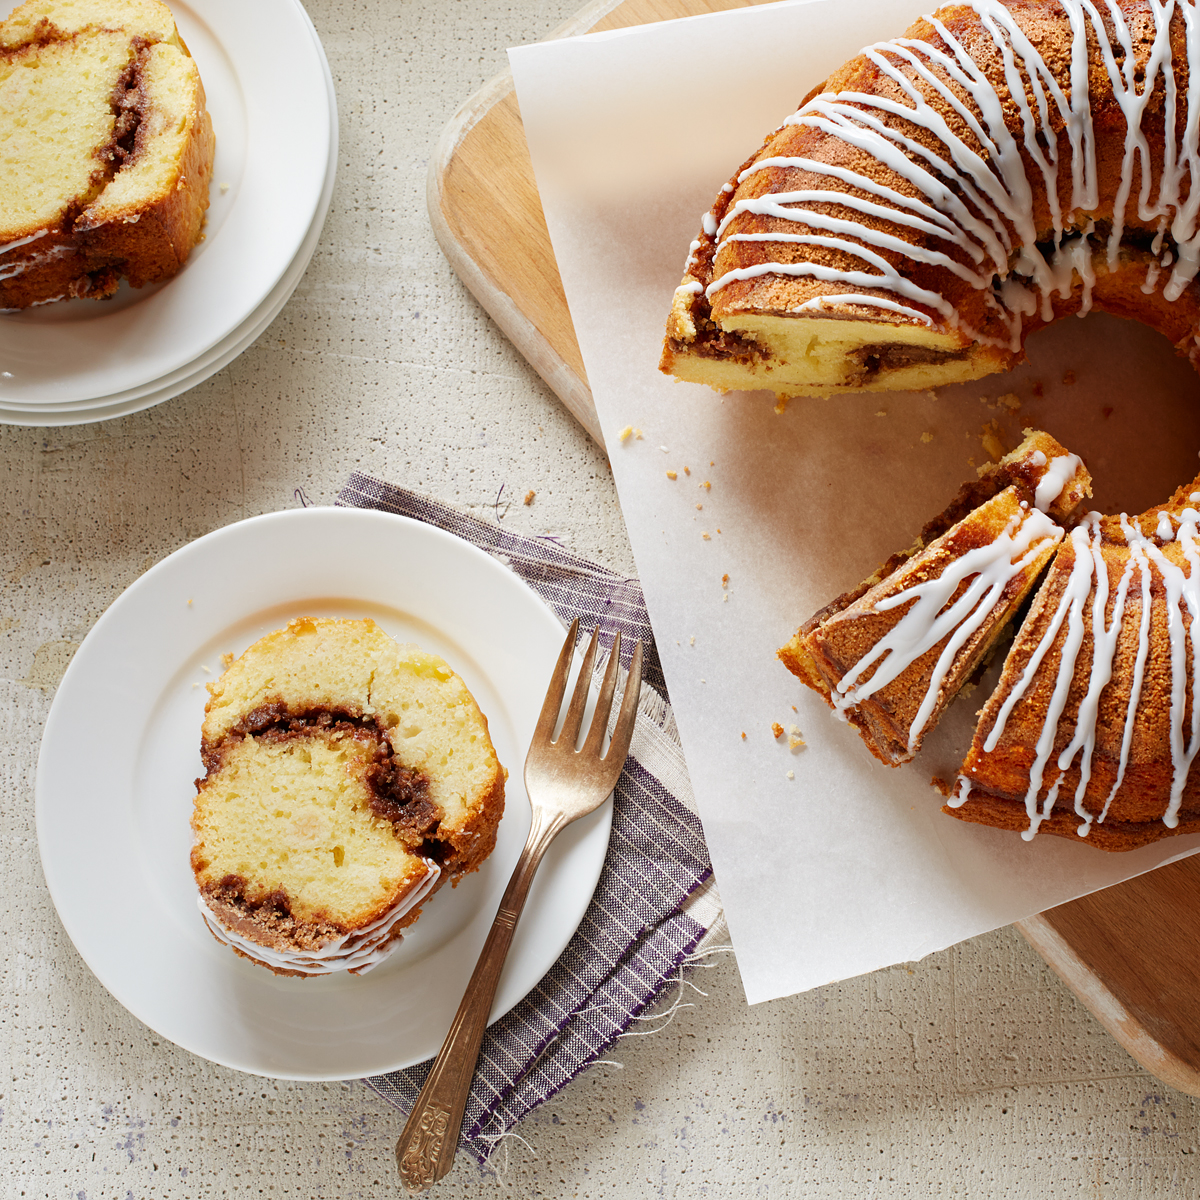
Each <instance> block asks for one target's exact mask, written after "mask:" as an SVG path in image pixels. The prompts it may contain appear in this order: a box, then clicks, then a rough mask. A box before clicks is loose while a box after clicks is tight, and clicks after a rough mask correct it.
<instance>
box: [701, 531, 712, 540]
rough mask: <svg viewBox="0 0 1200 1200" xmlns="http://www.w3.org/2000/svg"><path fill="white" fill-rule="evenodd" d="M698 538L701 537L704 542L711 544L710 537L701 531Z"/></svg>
mask: <svg viewBox="0 0 1200 1200" xmlns="http://www.w3.org/2000/svg"><path fill="white" fill-rule="evenodd" d="M700 536H701V537H702V538H703V539H704V540H705V541H706V542H711V541H712V536H711V535H710V534H707V533H705V532H704V531H703V530H701V532H700Z"/></svg>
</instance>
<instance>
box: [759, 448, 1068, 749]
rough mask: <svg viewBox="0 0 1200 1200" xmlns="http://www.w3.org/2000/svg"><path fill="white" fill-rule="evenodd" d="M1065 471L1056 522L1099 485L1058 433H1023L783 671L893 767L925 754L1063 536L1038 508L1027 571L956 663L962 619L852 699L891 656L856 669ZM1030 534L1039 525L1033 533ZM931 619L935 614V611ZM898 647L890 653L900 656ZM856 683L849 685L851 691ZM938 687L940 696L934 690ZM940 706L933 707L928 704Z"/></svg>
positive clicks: (838, 603) (819, 626)
mask: <svg viewBox="0 0 1200 1200" xmlns="http://www.w3.org/2000/svg"><path fill="white" fill-rule="evenodd" d="M1056 461H1057V462H1063V463H1066V464H1067V465H1068V467H1069V476H1064V479H1063V482H1062V486H1061V490H1060V491H1059V492H1058V493H1057V494H1056V495H1055V496H1054V498H1053V499H1052V500H1049V501H1046V507H1047V509H1048V510H1049V512H1051V513H1052V514H1054V516H1056V517H1059V518H1060V519H1065V518H1068V517H1070V516H1071V514H1072V513H1073V512H1074V511H1075V510H1076V508H1077V507H1078V505H1079V504H1080V503H1081V502H1082V501H1083V499H1084V498H1085V497H1086V496H1088V495H1090V494H1091V480H1090V476H1089V475H1088V473H1087V470H1086V468H1085V467H1084V466H1083V464H1082V462H1081V461H1080V460H1079V459H1078V458H1077V457H1075V456H1073V455H1070V454H1069V452H1068V451H1067V450H1066V448H1065V447H1063V446H1062V445H1061V444H1060V443H1058V442H1057V441H1055V439H1054V438H1052V437H1050V435H1048V434H1046V433H1043V432H1041V431H1038V430H1026V438H1025V440H1024V441H1023V442H1022V443H1021V445H1020V446H1019V447H1017V449H1016V450H1014V451H1013V452H1012V453H1011V454H1009V455H1007V456H1006V457H1005V458H1004V460H1003V461H1002V462H1001V463H998V464H994V465H992V466H989V467H988V468H986V469H985V470H984V471H983V472H982V473H981V477H980V478H979V479H977V480H972V481H971V482H969V483H967V484H964V485H963V487H962V488H961V489H960V490H959V493H958V495H957V496H956V497H955V498H954V500H953V501H951V503H950V504H949V505H947V507H946V509H944V510H943V512H942V513H940V514H939V515H938V516H937V517H935V518H934V519H933V520H932V521H930V522H929V523H928V524H927V525H926V527H925V529H924V530H923V531H922V534H921V536H920V537H919V538H918V539H917V540H916V542H915V543H914V544H913V546H912V547H910V548H909V550H907V551H903V552H901V553H899V554H895V555H893V556H892V557H891V558H890V559H889V560H888V561H887V562H886V563H884V564H883V566H881V567H880V568H879V569H878V570H877V571H876V572H875V573H874V574H873V575H871V576H869V577H868V578H867V579H866V580H864V581H863V582H862V583H861V584H859V585H858V587H856V588H854V589H852V590H851V591H849V592H847V593H845V594H844V595H843V596H840V597H838V599H836V600H834V601H833V602H832V603H830V604H828V605H826V606H825V607H824V608H822V609H820V610H819V611H818V612H816V613H815V614H814V615H813V616H812V617H810V618H809V619H808V620H807V621H806V622H805V623H804V624H803V625H802V626H801V627H800V629H799V630H798V631H797V633H796V635H795V636H794V637H793V638H792V640H791V641H790V642H789V643H788V644H787V645H786V646H784V647H783V648H782V649H781V650H780V651H779V658H780V659H781V660H782V661H783V663H784V665H785V666H786V667H787V668H788V669H789V670H790V671H792V673H793V674H795V675H796V676H798V677H799V678H800V679H801V680H802V681H803V682H804V683H805V684H807V685H808V686H809V687H810V688H812V689H813V690H814V691H817V692H818V693H820V695H821V696H822V698H823V699H824V700H825V702H826V703H827V704H829V706H830V707H831V708H835V709H838V710H840V711H841V714H842V715H843V716H844V717H845V719H846V720H848V721H849V722H850V723H851V724H852V725H853V726H854V727H855V728H856V729H857V730H858V732H859V734H860V735H861V737H862V739H863V742H864V743H865V744H866V746H867V748H868V749H869V750H870V751H871V753H872V754H873V755H874V756H875V757H876V758H878V759H879V761H880V762H882V763H884V764H886V765H887V766H891V767H896V766H899V765H900V764H902V763H904V762H907V761H909V760H910V759H911V758H912V757H913V756H914V755H915V753H916V752H917V750H918V749H919V748H920V745H921V740H922V738H923V737H924V734H925V732H926V731H928V730H929V729H932V728H933V726H934V725H935V724H936V723H937V721H938V719H939V718H940V716H941V714H942V713H943V712H944V711H945V709H946V707H947V705H948V704H949V703H950V701H951V700H952V699H953V698H954V696H955V695H956V694H957V692H958V691H959V689H960V688H961V687H962V686H963V684H964V683H966V681H967V680H968V679H970V678H971V676H972V675H973V674H974V673H975V671H976V670H977V669H978V668H979V666H980V664H981V663H983V662H984V661H986V659H987V657H988V655H989V653H990V652H991V650H992V648H993V646H994V645H995V643H996V640H997V639H998V638H999V636H1000V635H1001V633H1002V632H1003V631H1004V629H1005V628H1006V626H1007V624H1008V622H1009V620H1010V619H1011V618H1012V617H1013V615H1014V614H1015V612H1016V610H1017V608H1018V606H1019V605H1020V604H1021V602H1022V601H1023V600H1024V598H1025V596H1026V595H1027V594H1028V593H1029V591H1030V589H1031V588H1032V587H1033V586H1034V584H1035V583H1036V581H1037V579H1038V577H1039V575H1040V574H1041V571H1042V569H1043V568H1044V566H1045V565H1046V564H1047V563H1048V562H1049V560H1050V557H1051V556H1052V555H1053V553H1054V549H1055V546H1056V545H1057V542H1058V539H1059V538H1060V537H1061V536H1062V531H1061V529H1060V528H1059V526H1058V525H1057V524H1055V523H1054V522H1053V521H1051V520H1050V519H1049V518H1048V517H1043V516H1042V514H1040V513H1038V514H1037V517H1035V518H1033V519H1034V520H1035V522H1037V521H1039V520H1040V521H1041V524H1040V525H1039V532H1037V533H1036V534H1034V533H1031V534H1030V535H1029V536H1030V544H1029V546H1028V547H1027V548H1026V549H1025V550H1023V551H1022V552H1021V554H1022V555H1025V556H1027V557H1026V561H1025V562H1024V566H1022V567H1021V568H1020V569H1016V570H1013V571H1012V572H1011V574H1010V575H1009V577H1008V578H1007V579H1006V580H1005V581H1004V582H1003V585H1002V587H1000V589H999V590H998V591H997V592H995V593H994V594H992V596H991V601H990V611H989V612H988V613H987V614H986V619H983V620H981V621H980V622H979V623H978V627H977V628H976V629H975V630H974V631H973V632H971V633H970V634H969V636H966V637H965V638H964V639H963V640H962V642H961V644H960V646H959V647H958V649H957V650H956V651H955V652H954V657H953V659H952V661H951V662H950V663H949V665H948V666H947V665H945V664H941V663H940V659H941V657H942V655H943V652H945V650H946V647H947V645H948V644H949V642H950V639H951V637H952V636H957V634H958V630H959V629H960V628H963V622H962V621H960V622H959V623H958V624H957V625H956V626H955V627H954V628H953V629H951V630H948V631H947V632H946V633H945V635H944V636H942V637H941V638H940V639H938V640H937V641H935V642H933V643H931V644H930V646H929V648H928V649H926V650H925V651H924V652H922V653H920V654H918V655H916V656H914V657H913V658H912V659H911V661H909V662H908V663H907V665H906V666H905V667H904V669H903V670H902V671H901V672H900V673H899V674H898V675H896V677H895V678H894V679H892V680H891V681H889V682H887V683H885V684H883V685H882V686H880V687H879V688H878V690H875V691H873V692H871V693H870V694H867V695H863V696H862V697H861V698H855V695H854V692H855V689H856V688H857V687H858V686H859V685H860V684H861V683H862V682H867V681H870V680H871V679H873V677H874V671H875V670H878V669H882V667H883V666H884V665H885V663H888V662H890V657H889V658H887V659H879V660H878V661H877V663H876V665H875V666H867V667H865V668H863V669H862V670H861V672H860V670H859V664H860V663H868V662H869V661H870V656H871V655H872V652H873V651H874V650H875V648H876V647H877V646H879V645H880V644H882V643H884V640H885V639H887V638H888V637H889V635H892V634H893V632H894V631H895V630H896V628H897V626H898V625H899V624H900V622H901V620H902V618H903V617H904V616H905V614H906V613H907V612H908V611H909V610H910V609H911V608H912V607H913V605H915V604H916V603H917V601H916V599H915V598H910V599H909V600H907V601H906V602H905V603H904V604H903V605H902V606H900V607H896V606H895V605H896V601H897V600H898V599H902V598H903V597H905V596H908V597H915V595H916V592H917V591H919V590H920V589H921V588H922V587H928V586H929V585H930V584H931V583H932V582H933V581H936V580H939V579H940V578H942V576H943V575H944V574H945V573H946V572H947V571H951V570H953V569H954V568H955V566H956V564H958V563H960V561H961V560H962V559H963V558H964V556H965V555H967V554H969V553H971V552H972V551H978V550H980V549H983V548H985V547H989V546H991V545H992V544H993V543H994V542H996V541H997V539H999V538H1002V537H1005V536H1006V535H1013V534H1014V533H1016V534H1017V535H1018V536H1019V534H1020V531H1021V530H1022V529H1023V528H1025V527H1026V522H1027V521H1029V520H1030V519H1031V517H1032V514H1034V513H1036V512H1037V503H1036V502H1037V498H1038V488H1039V484H1040V483H1041V481H1042V479H1043V476H1044V475H1045V474H1046V473H1047V471H1048V468H1049V465H1050V464H1051V463H1053V462H1056ZM1030 529H1032V526H1031V527H1030ZM976 578H977V575H975V574H965V575H964V577H963V578H962V579H961V580H960V581H959V582H958V583H957V584H956V585H955V587H954V589H953V591H952V592H950V593H949V594H948V595H947V597H946V598H945V601H944V607H945V608H949V607H950V606H952V605H953V604H954V603H955V602H957V601H959V600H960V598H962V597H964V596H965V594H966V593H967V591H968V589H969V588H971V587H972V586H974V582H975V580H976ZM931 615H932V614H931ZM902 652H903V651H902V650H901V649H900V648H899V647H897V648H896V649H893V650H889V651H888V654H889V656H890V655H891V654H893V653H902ZM843 681H845V684H844V686H847V687H850V691H849V692H847V700H848V701H851V702H850V703H846V702H841V703H839V702H838V701H840V700H841V697H840V695H839V696H838V697H837V699H836V700H835V694H834V693H835V690H836V689H837V688H838V687H839V685H840V684H843ZM850 685H853V686H852V687H851V686H850ZM931 689H932V695H931ZM931 698H932V699H933V704H932V708H929V707H928V706H929V704H930V700H931Z"/></svg>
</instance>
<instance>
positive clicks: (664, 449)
mask: <svg viewBox="0 0 1200 1200" xmlns="http://www.w3.org/2000/svg"><path fill="white" fill-rule="evenodd" d="M659 449H660V450H661V451H662V452H663V453H664V454H670V453H671V452H670V450H668V449H667V448H666V446H659Z"/></svg>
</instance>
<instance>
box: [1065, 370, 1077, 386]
mask: <svg viewBox="0 0 1200 1200" xmlns="http://www.w3.org/2000/svg"><path fill="white" fill-rule="evenodd" d="M1074 382H1075V372H1074V371H1068V372H1067V373H1066V374H1065V375H1064V376H1063V383H1065V384H1066V385H1067V387H1070V386H1071V384H1073V383H1074Z"/></svg>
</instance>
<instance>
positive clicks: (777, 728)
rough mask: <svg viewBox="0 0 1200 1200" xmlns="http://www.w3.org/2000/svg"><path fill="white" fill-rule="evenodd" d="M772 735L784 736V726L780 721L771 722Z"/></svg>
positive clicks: (776, 736)
mask: <svg viewBox="0 0 1200 1200" xmlns="http://www.w3.org/2000/svg"><path fill="white" fill-rule="evenodd" d="M771 736H772V737H775V738H781V737H783V726H782V725H780V723H779V722H778V721H772V722H771Z"/></svg>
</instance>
